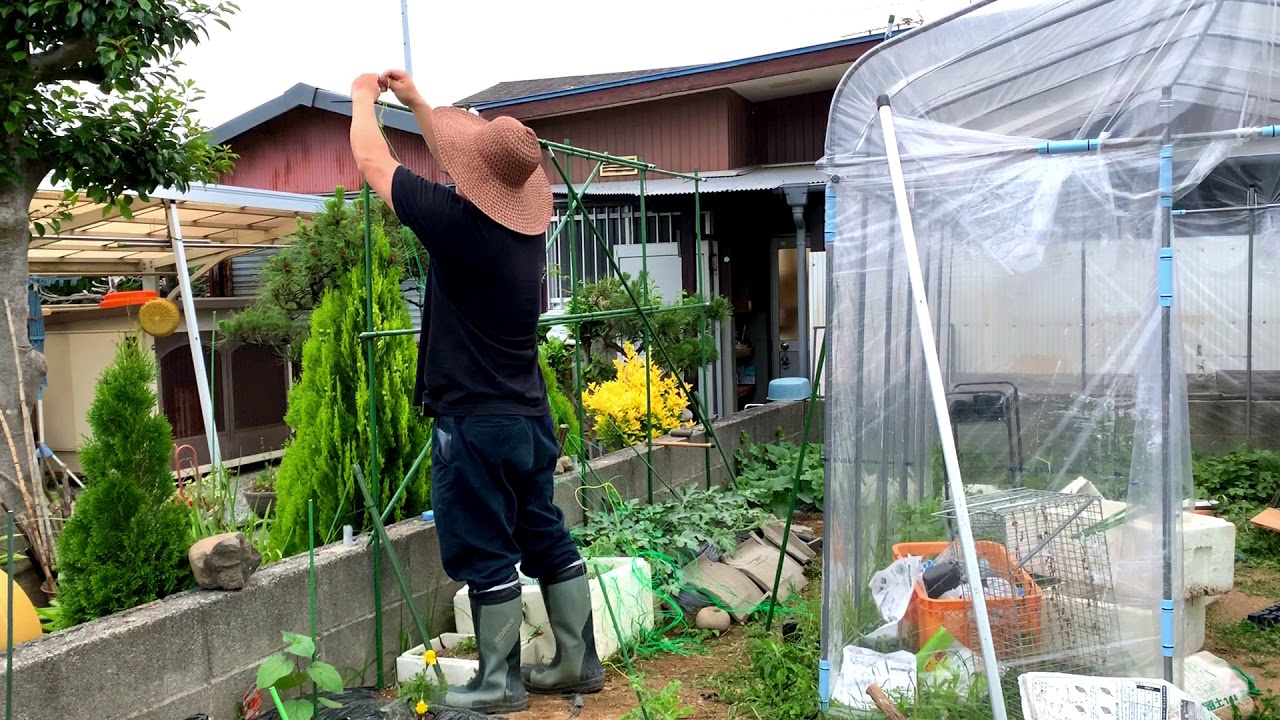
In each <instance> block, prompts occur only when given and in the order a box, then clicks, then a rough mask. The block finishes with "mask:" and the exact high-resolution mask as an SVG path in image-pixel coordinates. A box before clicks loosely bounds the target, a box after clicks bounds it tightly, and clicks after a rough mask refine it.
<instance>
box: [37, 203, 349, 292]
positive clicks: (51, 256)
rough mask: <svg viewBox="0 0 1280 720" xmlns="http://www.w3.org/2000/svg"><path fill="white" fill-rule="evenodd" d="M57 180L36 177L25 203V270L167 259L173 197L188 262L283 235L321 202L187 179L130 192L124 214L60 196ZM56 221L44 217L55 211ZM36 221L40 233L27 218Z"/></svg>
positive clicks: (117, 271) (122, 270) (149, 268)
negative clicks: (144, 192)
mask: <svg viewBox="0 0 1280 720" xmlns="http://www.w3.org/2000/svg"><path fill="white" fill-rule="evenodd" d="M65 190H66V185H65V183H59V184H57V185H51V184H48V183H46V184H43V185H41V187H40V189H39V190H38V191H37V192H36V195H35V197H34V198H32V200H31V203H30V207H29V211H30V216H31V220H32V223H33V226H32V238H31V242H30V244H29V245H28V249H27V261H28V263H29V265H30V271H31V274H33V275H39V274H46V275H142V274H148V273H156V272H164V271H168V270H170V269H172V268H173V267H174V263H175V259H174V250H173V247H172V246H171V244H170V243H169V225H168V221H169V218H168V214H167V210H166V207H165V203H166V202H169V203H173V205H174V206H176V208H177V214H178V218H179V221H180V223H181V230H182V237H183V238H184V239H185V240H187V241H188V242H187V245H186V255H187V264H188V266H190V267H196V266H200V265H205V264H207V263H210V262H221V261H222V260H228V259H230V258H232V257H235V256H238V255H243V254H245V253H250V252H253V251H255V250H259V249H261V248H263V247H267V246H273V245H279V244H282V243H283V242H285V241H286V239H287V238H288V237H289V236H290V235H292V234H293V233H294V232H295V231H296V230H297V227H298V220H299V219H307V218H310V217H311V216H312V215H313V214H314V213H317V212H321V211H322V210H323V209H324V203H325V198H323V197H317V196H314V195H298V194H294V193H282V192H274V191H269V190H253V189H249V188H239V187H229V186H225V185H194V186H192V187H191V188H189V189H188V190H187V191H185V192H182V191H178V190H173V189H170V188H159V189H157V190H155V191H154V192H152V193H151V194H150V195H149V197H148V199H147V200H146V201H142V200H140V199H138V198H137V196H136V194H133V193H129V194H131V195H133V196H134V199H135V201H134V203H133V205H132V206H131V207H132V217H131V218H125V217H123V216H122V215H120V214H119V212H118V211H116V210H107V211H106V212H105V213H104V206H103V205H101V204H99V203H95V202H92V201H90V200H86V199H84V198H82V197H79V196H77V197H75V198H74V199H72V200H69V201H64V200H65V198H64V196H63V193H64V191H65ZM64 212H65V213H68V214H69V215H70V217H67V218H63V219H62V221H61V223H60V228H59V229H58V230H57V231H56V232H55V231H54V230H53V229H52V227H50V224H51V223H50V218H52V217H57V216H58V215H59V214H61V213H64ZM36 222H42V223H43V224H44V225H45V230H46V233H45V234H44V235H41V234H40V233H39V232H38V231H37V230H36V229H35V227H34V223H36Z"/></svg>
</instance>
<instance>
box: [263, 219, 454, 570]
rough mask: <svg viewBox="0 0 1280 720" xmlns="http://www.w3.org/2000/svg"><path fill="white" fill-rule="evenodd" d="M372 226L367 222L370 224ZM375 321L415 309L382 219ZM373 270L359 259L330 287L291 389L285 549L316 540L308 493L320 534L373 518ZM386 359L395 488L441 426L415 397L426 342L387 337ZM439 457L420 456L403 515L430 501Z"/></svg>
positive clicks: (381, 348) (383, 369)
mask: <svg viewBox="0 0 1280 720" xmlns="http://www.w3.org/2000/svg"><path fill="white" fill-rule="evenodd" d="M360 232H363V230H360ZM372 245H373V279H372V281H373V305H374V325H375V327H377V328H378V329H381V330H389V329H398V328H407V327H409V323H410V319H409V311H408V309H407V308H406V307H405V302H404V298H403V296H402V295H401V291H400V281H401V279H402V277H403V270H402V267H401V265H400V263H397V262H392V250H391V244H390V243H389V241H388V240H387V236H386V233H385V232H383V230H382V228H381V227H380V226H379V225H376V224H375V225H374V226H373V233H372ZM364 292H365V286H364V270H363V268H362V267H361V266H360V264H358V263H353V267H351V268H349V269H348V270H347V271H346V272H344V273H343V274H342V275H341V276H340V280H339V281H338V283H337V285H336V287H330V289H329V290H328V291H326V292H325V293H324V295H323V298H322V299H321V301H320V306H319V307H317V308H316V309H315V312H313V313H312V314H311V320H310V332H309V334H308V337H307V340H306V342H305V344H304V345H303V349H302V377H301V379H300V380H299V381H298V383H297V384H296V385H295V386H294V388H293V390H292V391H291V392H290V393H289V412H288V413H287V414H286V415H285V422H287V423H288V424H289V427H291V428H293V431H294V438H293V441H292V442H291V443H290V444H289V447H288V448H286V450H285V455H284V459H283V460H282V461H281V463H280V471H279V473H278V475H277V476H276V496H277V502H278V505H277V506H276V523H275V525H274V526H273V527H272V529H271V543H272V549H274V550H278V551H280V552H281V553H282V554H283V555H284V556H285V557H288V556H289V555H293V554H296V553H299V552H302V551H303V550H306V549H307V500H310V499H314V500H315V501H316V532H317V534H318V535H319V537H317V538H315V542H316V543H317V544H321V543H324V542H327V541H328V540H330V539H332V535H333V534H335V531H336V529H337V528H338V527H340V526H341V525H343V524H350V525H353V526H354V527H355V528H356V529H357V531H360V530H363V529H364V528H365V527H366V525H367V516H366V513H365V512H364V499H363V496H362V495H361V494H360V489H359V487H358V486H357V485H356V481H355V473H354V471H353V469H352V465H353V464H354V463H360V465H361V467H362V468H363V469H364V472H365V476H366V477H369V476H370V472H369V448H370V447H371V437H370V432H369V400H370V398H369V385H368V382H367V381H366V377H365V368H366V361H365V357H366V356H365V352H364V347H363V344H362V343H361V342H360V338H359V336H360V333H361V332H364V327H365V326H364ZM375 348H376V353H377V368H378V379H377V384H378V388H377V391H378V446H379V453H378V483H379V485H378V497H379V498H380V499H381V501H382V502H384V503H385V502H386V501H387V500H389V499H390V498H391V495H392V494H394V493H395V491H396V489H397V488H398V487H399V485H400V481H401V480H402V479H403V478H404V476H405V474H406V473H407V472H408V470H409V466H410V465H412V464H413V460H414V458H416V457H417V454H418V452H419V451H420V450H422V448H423V446H424V445H425V444H426V442H427V441H428V439H429V438H430V433H431V426H430V424H429V423H428V422H427V420H426V419H425V418H423V416H422V415H421V413H419V412H418V410H416V409H414V408H413V407H412V403H411V401H410V393H411V392H412V390H413V381H414V373H415V372H416V369H417V349H416V346H415V344H414V341H413V339H412V338H410V337H407V336H400V337H387V338H383V339H381V340H379V341H378V342H377V344H376V345H375ZM429 466H430V463H429V462H427V461H424V462H423V463H422V465H421V466H419V469H418V472H417V475H416V477H415V478H414V480H413V481H412V482H410V483H409V487H408V488H407V489H406V490H405V494H404V497H402V498H401V500H400V501H399V502H398V504H397V506H396V510H395V517H396V518H397V519H402V518H404V517H407V516H408V515H412V514H415V513H419V512H421V511H422V510H424V509H426V508H427V507H429V506H430V497H431V492H430V484H429V481H428V478H429Z"/></svg>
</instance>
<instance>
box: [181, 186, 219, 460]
mask: <svg viewBox="0 0 1280 720" xmlns="http://www.w3.org/2000/svg"><path fill="white" fill-rule="evenodd" d="M167 205H168V210H169V243H170V244H171V245H172V246H173V262H174V265H175V268H174V270H175V271H176V272H177V274H178V287H179V288H180V289H181V291H182V292H181V294H182V319H183V323H184V324H185V325H186V326H187V343H188V344H189V345H190V346H191V367H192V368H193V369H194V370H195V375H196V395H197V396H199V398H200V414H201V415H202V416H203V417H204V433H205V439H206V441H207V442H208V443H209V464H210V465H211V466H212V467H213V469H214V471H215V472H216V471H217V470H218V469H219V468H221V467H222V454H221V452H220V451H219V449H218V425H217V422H216V421H215V418H214V413H213V394H212V393H211V392H210V391H209V370H208V369H207V368H206V367H205V364H204V345H203V344H202V343H201V342H200V321H199V318H198V317H196V304H195V300H194V299H193V298H192V297H191V269H190V268H188V267H187V249H186V246H185V245H183V243H182V222H181V220H179V219H178V206H177V205H176V204H174V203H172V202H170V203H167Z"/></svg>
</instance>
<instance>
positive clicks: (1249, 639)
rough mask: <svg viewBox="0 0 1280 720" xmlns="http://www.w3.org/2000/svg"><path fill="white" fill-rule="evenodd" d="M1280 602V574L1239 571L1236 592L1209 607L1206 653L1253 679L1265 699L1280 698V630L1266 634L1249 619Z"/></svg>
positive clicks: (1268, 570) (1241, 569)
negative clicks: (1253, 613)
mask: <svg viewBox="0 0 1280 720" xmlns="http://www.w3.org/2000/svg"><path fill="white" fill-rule="evenodd" d="M1278 602H1280V571H1278V570H1276V569H1274V568H1237V569H1236V589H1235V590H1232V591H1231V592H1230V593H1228V594H1226V595H1224V596H1223V597H1222V598H1221V599H1219V600H1218V601H1217V602H1215V603H1214V604H1212V605H1210V606H1209V617H1208V624H1207V628H1206V632H1205V644H1204V649H1205V650H1208V651H1209V652H1211V653H1213V654H1215V655H1217V656H1218V657H1221V658H1222V659H1224V660H1226V661H1227V662H1230V663H1232V664H1233V665H1235V666H1236V667H1238V668H1240V669H1241V670H1244V671H1245V672H1247V673H1249V674H1250V675H1251V676H1253V681H1254V684H1255V685H1257V686H1258V689H1259V690H1261V691H1262V693H1263V694H1264V695H1268V696H1271V697H1280V628H1276V629H1271V630H1262V629H1259V628H1257V627H1255V626H1254V625H1253V624H1252V623H1249V622H1248V621H1247V620H1246V618H1248V616H1249V614H1250V613H1252V612H1256V611H1258V610H1261V609H1263V608H1265V607H1270V606H1272V605H1275V604H1276V603H1278Z"/></svg>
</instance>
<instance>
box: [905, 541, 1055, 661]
mask: <svg viewBox="0 0 1280 720" xmlns="http://www.w3.org/2000/svg"><path fill="white" fill-rule="evenodd" d="M975 544H976V546H977V549H978V557H979V558H980V559H982V560H986V561H987V562H989V563H991V566H992V567H993V568H995V570H996V572H997V574H998V575H999V576H1000V577H1004V578H1005V579H1008V575H1009V569H1010V567H1011V566H1012V565H1013V564H1014V563H1015V562H1016V559H1014V558H1011V557H1010V556H1009V551H1008V550H1007V549H1005V547H1004V546H1003V545H1001V544H1000V543H997V542H990V541H979V542H977V543H975ZM948 547H950V543H946V542H924V543H900V544H898V545H894V546H893V559H894V560H901V559H902V558H904V557H907V556H909V555H914V556H916V557H923V558H925V559H927V560H931V559H933V558H936V557H937V556H939V555H941V554H942V553H943V552H944V551H946V549H947V548H948ZM1015 584H1016V586H1017V587H1018V588H1019V589H1021V590H1022V591H1023V593H1024V594H1023V596H1022V597H1019V598H1002V597H990V596H988V597H987V615H988V617H989V618H990V620H991V634H992V636H993V638H994V640H995V647H996V656H997V657H999V658H1000V659H1001V660H1012V659H1016V658H1019V657H1025V656H1027V655H1031V654H1034V653H1036V652H1037V651H1038V650H1039V647H1040V642H1041V627H1042V624H1043V622H1044V620H1043V611H1044V593H1043V592H1042V591H1041V590H1040V586H1039V585H1037V584H1036V582H1035V580H1033V579H1032V577H1031V575H1030V574H1029V573H1028V572H1027V571H1026V570H1019V571H1018V572H1017V577H1016V579H1015ZM971 605H972V603H971V602H970V601H969V600H967V599H965V598H960V599H956V600H934V599H932V598H930V597H929V596H928V595H926V594H925V591H924V581H923V580H917V581H916V587H915V593H914V595H913V596H912V598H911V605H910V606H909V607H908V608H907V616H906V618H905V619H904V622H905V624H906V625H907V630H908V632H909V633H911V634H912V635H914V636H915V637H916V647H917V649H918V648H920V647H923V646H924V644H925V643H926V642H928V641H929V639H930V638H932V637H933V635H934V633H936V632H937V631H938V629H939V628H946V629H947V631H948V632H950V633H951V634H952V635H953V636H954V637H955V638H956V640H957V641H959V642H960V643H961V644H963V645H964V646H965V647H967V648H969V649H971V650H973V651H974V652H977V650H978V647H979V642H978V635H977V627H976V623H973V622H971V621H970V619H969V618H970V609H971Z"/></svg>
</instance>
